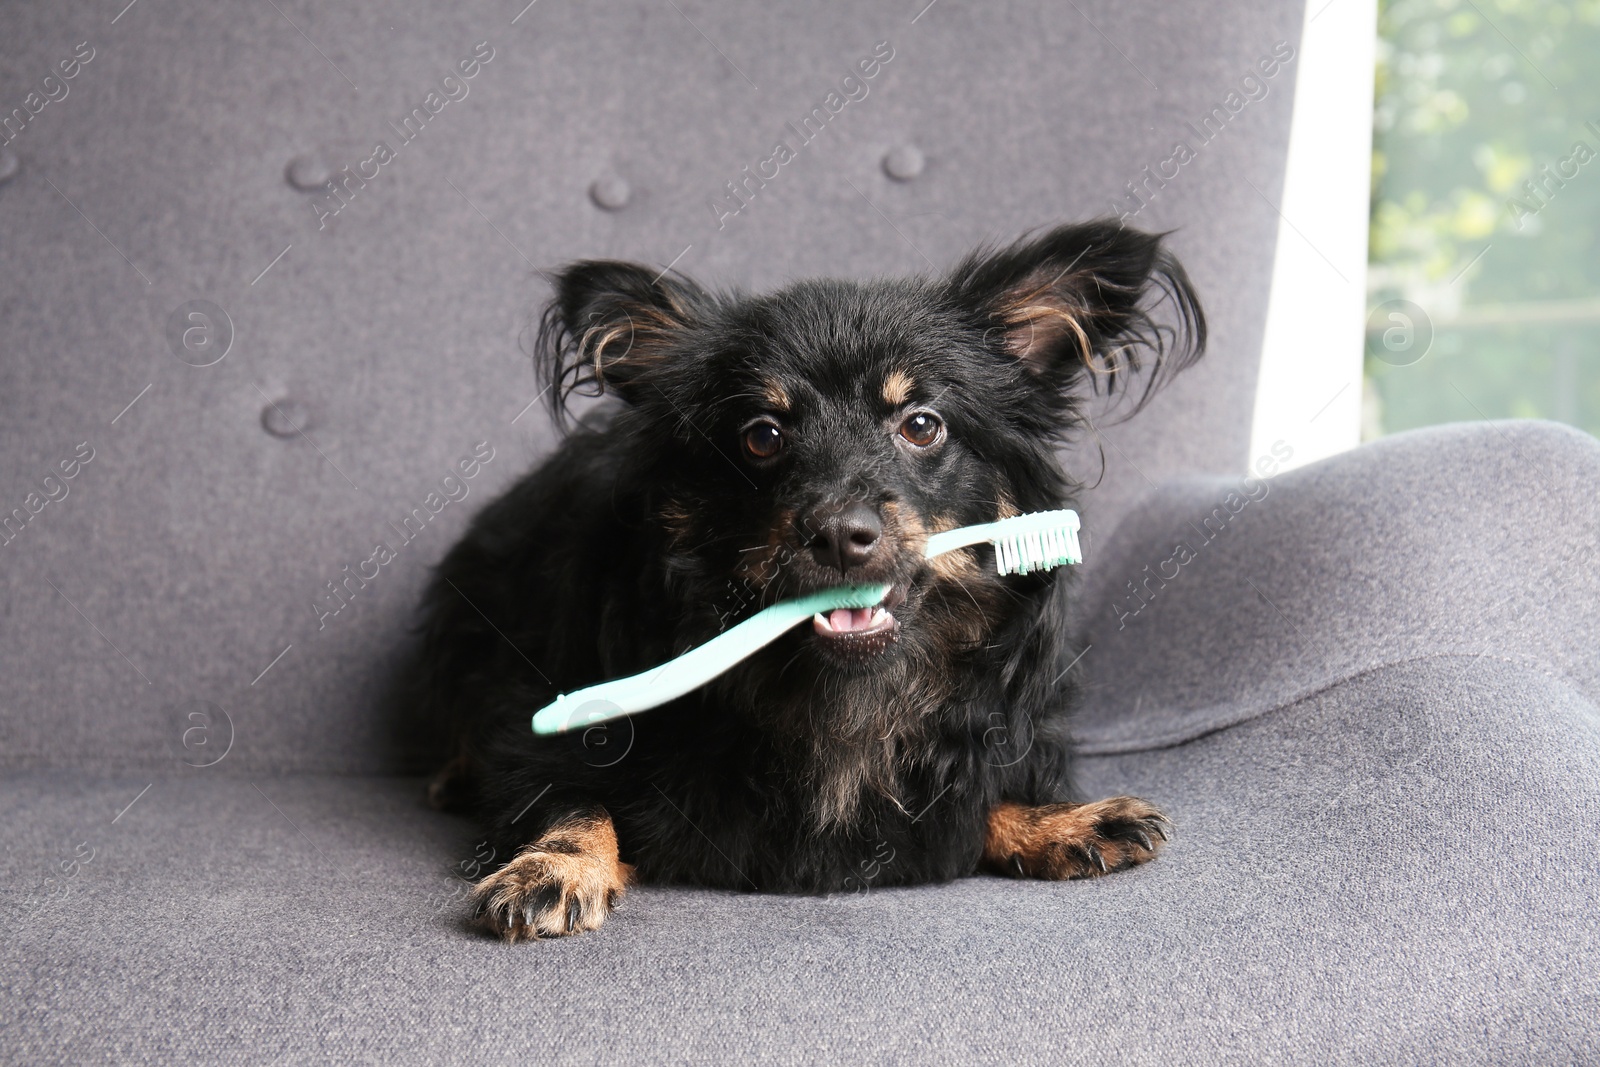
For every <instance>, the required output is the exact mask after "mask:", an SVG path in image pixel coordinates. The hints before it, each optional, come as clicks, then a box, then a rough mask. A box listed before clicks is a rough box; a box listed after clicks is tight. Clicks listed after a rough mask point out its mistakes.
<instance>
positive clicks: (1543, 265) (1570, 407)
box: [1363, 0, 1600, 437]
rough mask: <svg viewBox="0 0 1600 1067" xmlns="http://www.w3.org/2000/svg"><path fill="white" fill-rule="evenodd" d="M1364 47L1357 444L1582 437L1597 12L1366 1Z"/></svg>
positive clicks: (1594, 348)
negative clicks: (1364, 234) (1368, 18)
mask: <svg viewBox="0 0 1600 1067" xmlns="http://www.w3.org/2000/svg"><path fill="white" fill-rule="evenodd" d="M1378 38H1379V40H1378V69H1377V104H1376V111H1375V115H1374V133H1373V158H1372V220H1371V234H1370V236H1371V252H1370V275H1369V290H1370V292H1369V307H1370V308H1371V309H1372V315H1371V316H1369V318H1368V333H1367V359H1366V367H1367V389H1366V405H1365V407H1366V410H1365V422H1366V425H1365V427H1364V431H1363V433H1364V436H1366V437H1374V436H1378V435H1381V434H1384V433H1393V432H1395V431H1398V430H1405V429H1410V428H1413V427H1417V426H1425V425H1429V424H1432V423H1439V422H1451V421H1460V420H1471V419H1478V418H1485V417H1487V418H1504V417H1538V418H1550V419H1557V420H1559V421H1562V422H1567V423H1570V424H1572V425H1575V426H1579V427H1581V428H1583V429H1585V430H1587V431H1588V432H1590V433H1596V434H1600V250H1597V247H1596V237H1597V231H1600V0H1579V2H1570V0H1380V4H1379V14H1378ZM1418 309H1420V310H1418Z"/></svg>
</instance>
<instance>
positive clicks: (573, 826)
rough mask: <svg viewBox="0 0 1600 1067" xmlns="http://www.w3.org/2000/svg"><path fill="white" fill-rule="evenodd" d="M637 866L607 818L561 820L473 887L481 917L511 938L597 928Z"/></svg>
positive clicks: (514, 939) (561, 934)
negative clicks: (620, 850)
mask: <svg viewBox="0 0 1600 1067" xmlns="http://www.w3.org/2000/svg"><path fill="white" fill-rule="evenodd" d="M632 873H633V868H632V867H630V866H629V865H628V864H626V863H623V862H621V861H620V860H618V859H617V835H616V832H615V831H614V830H613V829H612V826H611V820H610V819H609V818H600V819H592V818H584V819H575V820H569V821H567V822H563V823H560V824H558V825H557V826H555V827H553V828H552V829H551V830H550V832H549V833H547V834H546V835H545V836H544V837H542V838H540V839H539V840H538V841H535V842H534V843H533V844H531V845H529V846H528V847H527V848H525V849H523V850H522V851H521V852H519V853H517V855H516V858H514V859H513V860H512V861H511V862H510V863H508V864H506V865H505V866H504V867H502V868H500V869H499V870H498V871H496V872H494V873H493V874H491V875H489V876H488V877H486V878H484V879H483V880H482V881H480V882H479V883H478V884H477V885H476V886H475V887H474V888H473V898H474V900H475V902H476V905H477V906H476V910H475V913H476V915H477V918H478V921H479V922H480V923H481V924H482V925H483V926H484V927H486V928H487V929H488V930H490V931H491V932H493V933H496V934H498V935H500V936H501V937H503V938H505V939H506V940H507V941H516V940H517V939H518V938H539V937H563V936H565V935H567V934H575V933H578V932H580V931H583V930H595V929H598V928H599V926H600V924H601V923H603V922H605V919H606V916H607V915H609V914H610V913H611V911H612V909H614V908H615V907H616V906H617V901H618V900H619V899H621V897H622V894H623V892H624V891H625V889H626V888H627V884H628V879H629V877H630V876H631V874H632Z"/></svg>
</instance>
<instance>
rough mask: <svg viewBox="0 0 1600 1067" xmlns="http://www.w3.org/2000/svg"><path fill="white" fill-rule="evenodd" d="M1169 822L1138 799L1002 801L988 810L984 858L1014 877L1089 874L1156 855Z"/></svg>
mask: <svg viewBox="0 0 1600 1067" xmlns="http://www.w3.org/2000/svg"><path fill="white" fill-rule="evenodd" d="M1171 826H1172V822H1171V820H1169V819H1168V818H1167V817H1166V816H1165V815H1163V814H1161V812H1160V811H1159V810H1158V809H1157V808H1156V807H1155V806H1154V805H1153V804H1149V803H1146V802H1145V801H1143V800H1140V799H1139V798H1137V797H1112V798H1111V799H1110V800H1101V801H1097V802H1095V803H1093V804H1044V805H1040V806H1038V807H1027V806H1025V805H1022V804H1012V803H1004V804H1000V805H998V806H996V807H995V809H994V810H993V811H991V812H990V813H989V828H988V834H987V836H986V838H985V840H984V848H983V858H984V860H985V862H986V863H987V864H988V866H990V867H992V868H993V869H995V870H998V871H1000V872H1002V873H1005V874H1011V875H1014V876H1016V877H1018V878H1053V879H1054V878H1094V877H1097V876H1099V875H1102V874H1110V873H1111V872H1112V871H1120V870H1123V869H1125V868H1128V867H1133V866H1136V865H1137V864H1140V863H1145V862H1147V861H1149V860H1152V859H1155V857H1156V854H1157V853H1158V852H1159V851H1160V849H1161V846H1162V845H1163V844H1165V843H1166V840H1167V830H1168V829H1169V828H1170V827H1171Z"/></svg>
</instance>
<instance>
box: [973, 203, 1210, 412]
mask: <svg viewBox="0 0 1600 1067" xmlns="http://www.w3.org/2000/svg"><path fill="white" fill-rule="evenodd" d="M946 284H947V285H948V286H949V290H948V291H949V294H950V297H951V299H953V300H954V302H955V303H956V304H957V305H958V306H959V307H962V308H964V309H966V310H967V312H968V313H969V314H971V315H973V316H974V320H975V321H976V323H977V324H978V325H979V326H980V327H981V328H982V329H983V330H984V340H985V343H986V344H988V345H989V347H990V348H991V349H992V350H994V351H995V352H996V353H997V355H999V356H1000V357H1001V358H1005V359H1012V360H1016V361H1017V362H1019V363H1020V364H1021V365H1022V367H1023V369H1024V370H1025V371H1027V372H1028V373H1029V374H1030V375H1032V376H1033V377H1034V378H1035V379H1036V380H1038V381H1040V382H1041V383H1042V384H1044V385H1046V386H1047V387H1049V388H1050V389H1051V390H1053V391H1055V392H1058V393H1065V392H1067V391H1069V390H1071V389H1072V388H1073V387H1074V386H1075V385H1077V384H1078V383H1079V382H1080V381H1081V380H1082V379H1083V378H1084V377H1085V376H1087V377H1088V378H1089V381H1090V385H1091V387H1092V389H1093V390H1094V391H1095V392H1100V391H1101V390H1102V389H1103V390H1105V391H1107V392H1110V391H1112V390H1115V389H1117V388H1119V387H1121V386H1124V385H1126V383H1127V382H1128V381H1129V380H1130V379H1131V378H1133V376H1134V375H1136V374H1137V373H1138V372H1139V370H1140V369H1141V367H1143V366H1145V365H1146V364H1147V363H1148V365H1149V371H1150V373H1149V377H1148V378H1147V379H1146V381H1145V387H1144V390H1143V393H1142V394H1141V395H1140V398H1139V402H1138V406H1139V407H1142V406H1143V405H1144V403H1145V401H1146V400H1148V399H1149V397H1150V395H1151V394H1152V393H1153V392H1154V391H1155V389H1156V388H1157V387H1158V386H1159V385H1160V384H1162V383H1164V382H1165V381H1166V380H1168V379H1169V378H1171V376H1172V375H1173V374H1175V373H1176V372H1177V371H1179V370H1182V369H1183V368H1184V367H1186V366H1188V365H1189V364H1191V363H1193V362H1194V361H1195V360H1196V359H1198V358H1200V355H1201V354H1202V353H1203V352H1204V351H1205V344H1206V320H1205V313H1204V312H1203V311H1201V309H1200V304H1199V301H1198V300H1197V299H1196V297H1195V294H1194V289H1193V287H1192V286H1191V285H1190V283H1189V277H1188V275H1187V274H1185V273H1184V270H1183V267H1182V265H1181V264H1179V263H1178V261H1177V260H1176V259H1174V258H1173V256H1172V254H1171V253H1170V252H1168V251H1167V250H1166V248H1165V247H1163V245H1162V235H1159V234H1149V233H1143V232H1140V231H1138V230H1130V229H1126V228H1125V227H1123V226H1122V225H1121V224H1120V223H1118V222H1117V221H1115V220H1111V219H1105V220H1099V221H1095V222H1088V223H1083V224H1080V225H1074V226H1061V227H1058V228H1056V229H1054V230H1051V231H1049V232H1048V233H1045V234H1043V235H1042V236H1038V237H1031V238H1023V239H1022V240H1020V241H1018V242H1016V243H1015V244H1013V245H1011V246H1010V247H1007V248H1002V249H999V250H989V251H979V252H975V253H973V254H972V255H970V256H968V257H967V258H966V259H965V260H963V261H962V262H961V264H960V265H959V266H957V267H956V269H955V270H954V271H953V272H952V273H951V275H950V277H949V279H948V280H947V282H946ZM1163 302H1166V303H1168V304H1170V305H1171V307H1170V309H1169V311H1168V312H1167V314H1166V315H1165V316H1163V317H1161V318H1158V317H1157V314H1158V313H1157V307H1158V306H1159V305H1160V304H1161V303H1163ZM1135 410H1137V407H1136V408H1135Z"/></svg>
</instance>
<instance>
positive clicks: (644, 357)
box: [535, 259, 709, 422]
mask: <svg viewBox="0 0 1600 1067" xmlns="http://www.w3.org/2000/svg"><path fill="white" fill-rule="evenodd" d="M553 280H554V283H555V293H554V295H553V296H552V298H551V300H550V303H549V304H548V305H547V306H546V308H545V311H544V316H543V318H542V319H541V320H540V324H539V335H538V339H537V342H536V346H535V360H536V365H537V367H538V369H539V371H540V374H541V375H542V376H543V377H544V378H545V379H546V383H547V384H546V390H547V392H548V393H549V396H550V402H551V407H552V410H553V412H554V414H555V416H556V419H557V421H558V422H560V421H562V420H563V419H564V417H565V414H566V402H567V399H568V398H569V397H570V396H571V395H572V394H574V393H577V394H580V395H584V396H598V395H600V394H602V393H608V392H610V393H615V394H617V395H618V396H620V397H621V398H622V399H623V400H624V401H626V402H628V403H637V402H638V401H639V400H640V398H641V397H644V396H647V395H648V394H649V393H650V392H651V390H650V388H649V386H650V385H651V383H652V382H653V381H655V380H656V378H657V377H659V376H660V375H661V374H662V373H663V372H664V371H666V370H667V369H668V368H669V367H670V365H671V364H672V363H673V362H674V360H675V359H678V358H681V357H682V355H683V352H682V345H681V344H680V343H679V342H680V339H681V337H682V335H683V334H684V332H685V331H686V330H688V328H689V327H690V326H691V325H692V324H693V323H694V322H695V321H696V320H697V318H698V317H699V314H700V313H701V311H703V309H704V307H705V306H706V305H707V303H708V302H709V297H708V296H707V295H706V293H705V291H704V290H702V289H701V288H700V287H699V286H697V285H695V284H694V283H693V282H691V281H689V280H688V279H686V278H678V277H668V276H667V274H666V272H665V271H658V270H653V269H651V268H650V267H646V266H642V265H640V264H638V263H625V262H621V261H618V260H603V259H588V260H581V261H579V262H577V263H572V264H569V265H568V266H566V267H564V268H562V269H561V271H560V272H558V273H557V274H556V275H555V277H554V279H553Z"/></svg>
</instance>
